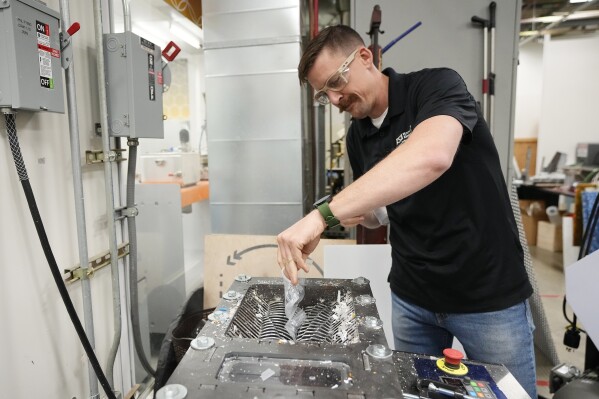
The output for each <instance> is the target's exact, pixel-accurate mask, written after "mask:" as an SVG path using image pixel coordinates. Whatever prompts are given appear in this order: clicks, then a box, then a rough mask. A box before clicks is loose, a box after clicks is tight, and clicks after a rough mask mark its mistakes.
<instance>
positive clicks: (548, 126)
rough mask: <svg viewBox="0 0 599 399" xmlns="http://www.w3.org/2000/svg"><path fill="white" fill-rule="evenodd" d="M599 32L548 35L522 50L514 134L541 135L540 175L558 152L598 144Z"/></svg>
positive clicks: (570, 157)
mask: <svg viewBox="0 0 599 399" xmlns="http://www.w3.org/2000/svg"><path fill="white" fill-rule="evenodd" d="M597 49H599V34H597V33H595V34H589V35H584V36H574V37H564V38H559V37H558V38H555V37H554V38H549V37H546V38H545V40H544V41H543V43H542V44H540V43H533V42H531V43H529V44H527V45H525V46H523V47H521V48H520V66H519V67H518V83H517V100H516V125H515V137H535V136H538V148H537V173H538V172H539V171H540V170H541V167H542V162H543V158H544V159H545V164H547V163H548V162H549V161H550V160H551V158H552V157H553V155H554V154H555V153H556V152H558V151H560V152H565V153H566V154H568V163H574V162H575V149H576V144H577V143H581V142H599V128H598V126H599V112H597V110H599V97H598V96H597V93H598V92H599V78H598V77H597V71H598V70H599V52H598V51H597Z"/></svg>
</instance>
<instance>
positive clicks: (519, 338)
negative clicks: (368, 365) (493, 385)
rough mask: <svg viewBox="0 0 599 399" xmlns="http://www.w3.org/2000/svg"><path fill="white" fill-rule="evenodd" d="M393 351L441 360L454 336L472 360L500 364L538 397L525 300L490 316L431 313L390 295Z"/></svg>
mask: <svg viewBox="0 0 599 399" xmlns="http://www.w3.org/2000/svg"><path fill="white" fill-rule="evenodd" d="M391 302H392V312H393V313H392V318H393V337H394V341H395V349H396V350H399V351H404V352H413V353H424V354H428V355H433V356H443V355H442V353H443V349H445V348H451V345H452V342H453V338H454V337H456V338H457V339H458V340H459V341H460V343H461V344H462V345H463V346H464V350H465V351H466V356H467V357H468V358H469V359H471V360H476V361H480V362H487V363H501V364H503V365H505V366H506V367H507V369H508V370H509V371H510V372H511V373H512V374H513V375H514V377H515V378H516V380H518V382H519V383H520V385H522V387H523V388H524V389H525V390H526V392H527V393H528V394H529V395H530V397H531V398H533V399H536V398H537V386H536V378H537V376H536V369H535V353H534V346H533V336H532V333H533V331H534V323H533V321H532V315H531V313H530V307H529V305H528V301H524V302H521V303H519V304H517V305H514V306H512V307H510V308H507V309H504V310H499V311H495V312H483V313H435V312H431V311H428V310H426V309H424V308H421V307H419V306H416V305H413V304H411V303H409V302H406V301H404V300H402V299H400V298H399V297H398V296H397V295H395V294H394V293H393V292H392V293H391Z"/></svg>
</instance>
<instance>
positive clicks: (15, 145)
mask: <svg viewBox="0 0 599 399" xmlns="http://www.w3.org/2000/svg"><path fill="white" fill-rule="evenodd" d="M3 112H4V116H5V120H6V131H7V133H8V141H9V144H10V150H11V152H12V156H13V159H14V162H15V166H16V168H17V174H18V175H19V180H20V181H21V185H22V186H23V191H24V193H25V198H26V199H27V204H28V205H29V211H30V212H31V217H32V218H33V224H34V225H35V230H36V231H37V235H38V237H39V239H40V243H41V245H42V249H43V251H44V255H45V256H46V260H47V261H48V265H49V266H50V271H51V272H52V277H54V282H55V283H56V287H57V288H58V291H59V292H60V296H61V297H62V300H63V302H64V305H65V307H66V309H67V313H68V314H69V317H70V318H71V322H72V323H73V326H74V327H75V330H76V331H77V335H78V336H79V340H80V341H81V344H82V345H83V349H84V350H85V353H86V354H87V357H88V358H89V361H90V363H91V365H92V367H93V368H94V371H95V372H96V375H97V377H98V380H99V381H100V384H101V385H102V388H103V389H104V392H105V393H106V396H108V398H109V399H116V396H115V394H114V392H113V391H112V388H111V386H110V384H109V383H108V380H107V379H106V376H105V375H104V372H103V371H102V368H101V367H100V363H99V362H98V358H97V357H96V354H95V353H94V349H93V348H92V346H91V344H90V342H89V340H88V339H87V335H86V334H85V330H84V329H83V325H82V324H81V321H80V320H79V317H78V316H77V312H76V311H75V306H73V302H72V301H71V297H70V296H69V293H68V291H67V288H66V286H65V284H64V281H62V275H61V274H60V270H59V269H58V264H57V263H56V259H55V258H54V254H53V253H52V248H51V247H50V242H49V241H48V236H47V235H46V230H45V229H44V225H43V223H42V217H41V215H40V213H39V210H38V208H37V203H36V201H35V197H34V195H33V190H32V189H31V184H30V183H29V177H28V176H27V169H26V167H25V162H24V161H23V156H22V155H21V148H20V146H19V140H18V138H17V125H16V121H15V115H14V113H12V112H6V111H3Z"/></svg>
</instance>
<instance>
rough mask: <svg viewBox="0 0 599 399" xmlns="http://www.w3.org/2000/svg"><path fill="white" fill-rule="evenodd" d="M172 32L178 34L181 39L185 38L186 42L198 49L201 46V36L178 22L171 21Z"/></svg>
mask: <svg viewBox="0 0 599 399" xmlns="http://www.w3.org/2000/svg"><path fill="white" fill-rule="evenodd" d="M170 32H171V33H172V34H173V35H175V36H177V37H178V38H179V39H181V40H183V41H184V42H185V43H187V44H189V45H190V46H192V47H194V48H196V49H199V48H200V45H201V41H200V38H199V37H198V36H196V35H194V34H193V33H191V32H190V31H189V30H187V29H185V28H184V27H183V26H181V24H179V23H178V22H171V27H170Z"/></svg>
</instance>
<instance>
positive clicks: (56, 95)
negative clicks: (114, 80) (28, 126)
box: [0, 0, 64, 113]
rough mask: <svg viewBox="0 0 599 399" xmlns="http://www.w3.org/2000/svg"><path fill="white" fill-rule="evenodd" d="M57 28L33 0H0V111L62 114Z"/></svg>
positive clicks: (56, 16)
mask: <svg viewBox="0 0 599 399" xmlns="http://www.w3.org/2000/svg"><path fill="white" fill-rule="evenodd" d="M59 26H60V15H59V14H58V13H57V12H56V11H53V10H51V9H50V8H48V7H46V6H45V5H44V4H43V3H41V2H39V1H37V0H0V54H1V56H0V108H3V107H5V108H13V109H22V110H32V111H40V110H42V111H50V112H60V113H63V112H64V94H63V83H62V82H63V79H62V66H61V59H60V36H59V33H60V31H59Z"/></svg>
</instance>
